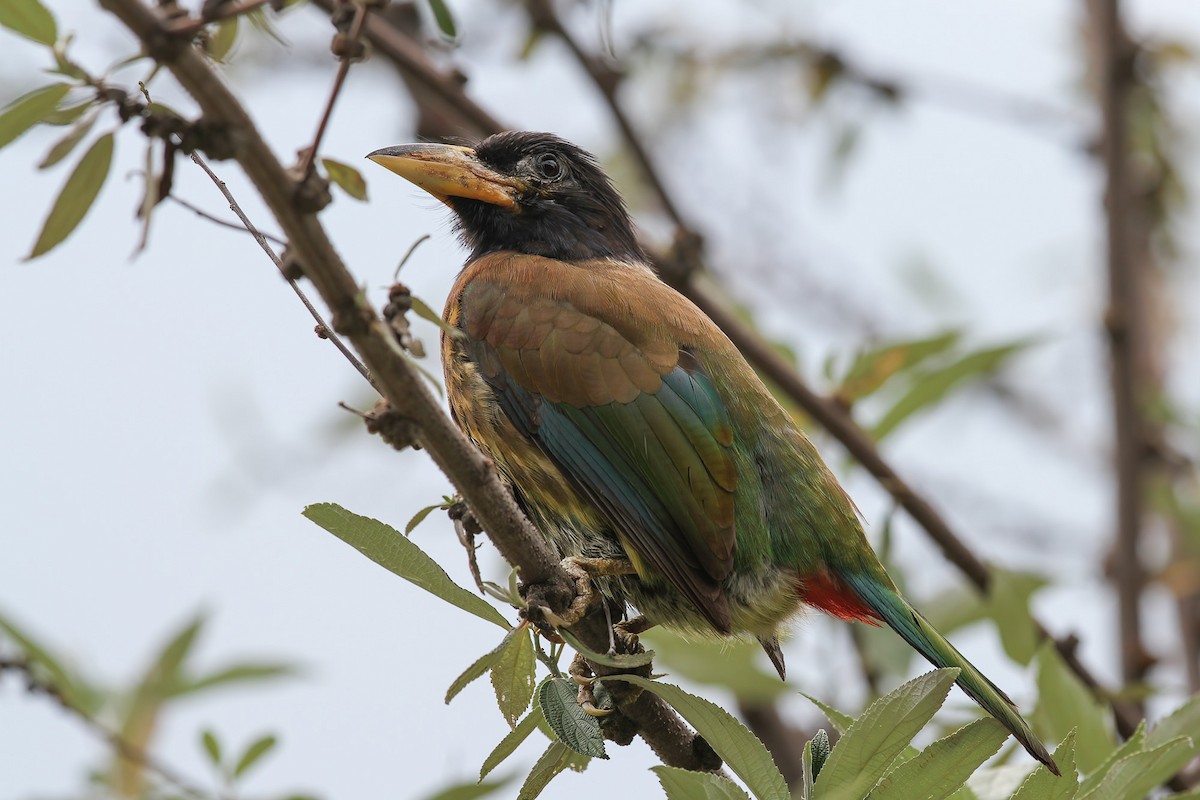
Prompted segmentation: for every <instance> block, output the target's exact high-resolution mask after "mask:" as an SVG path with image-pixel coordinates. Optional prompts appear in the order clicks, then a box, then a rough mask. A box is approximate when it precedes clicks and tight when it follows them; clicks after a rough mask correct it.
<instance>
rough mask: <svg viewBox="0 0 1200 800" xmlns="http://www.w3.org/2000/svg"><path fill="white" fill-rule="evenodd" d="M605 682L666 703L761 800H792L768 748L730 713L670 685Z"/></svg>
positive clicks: (620, 677) (622, 678)
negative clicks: (637, 689) (629, 686)
mask: <svg viewBox="0 0 1200 800" xmlns="http://www.w3.org/2000/svg"><path fill="white" fill-rule="evenodd" d="M604 680H605V681H606V682H607V681H625V682H626V683H631V684H633V685H634V686H640V687H641V688H642V689H645V690H646V691H648V692H652V693H653V694H655V695H657V696H658V697H660V698H662V699H663V700H665V701H666V702H667V703H668V704H670V705H671V707H672V708H674V709H675V710H676V711H678V712H679V715H680V716H681V717H683V718H684V719H685V720H687V721H688V723H690V724H691V726H692V727H693V728H695V729H696V732H697V733H699V734H700V735H701V736H703V737H704V738H705V740H706V741H707V742H708V743H709V745H711V746H712V749H713V750H714V751H716V753H717V755H719V756H720V757H721V758H722V759H723V760H724V761H725V764H726V765H727V766H728V767H729V768H730V769H731V770H733V772H734V774H736V775H737V776H738V777H739V778H741V779H742V782H743V783H745V784H746V786H747V787H749V789H750V792H751V793H752V794H753V795H754V796H755V797H756V798H758V800H787V798H788V797H790V795H789V793H788V788H787V783H785V782H784V780H783V775H781V774H780V772H779V768H778V767H776V766H775V761H774V759H772V758H771V754H770V753H769V752H767V748H766V747H764V746H763V743H762V742H760V741H759V740H758V738H757V737H756V736H755V735H754V734H752V733H751V732H750V731H748V730H746V726H744V725H742V723H740V722H738V721H737V720H736V719H734V718H733V717H732V716H731V715H730V714H729V712H728V711H725V710H724V709H723V708H720V707H719V706H717V705H715V704H713V703H710V702H708V701H707V700H704V699H703V698H700V697H696V696H695V695H693V694H688V693H687V692H685V691H684V690H683V689H680V688H679V687H678V686H672V685H671V684H669V683H661V682H659V681H652V680H647V679H646V678H639V677H637V676H635V675H610V676H608V677H606V678H604Z"/></svg>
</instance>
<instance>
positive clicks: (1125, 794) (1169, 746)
mask: <svg viewBox="0 0 1200 800" xmlns="http://www.w3.org/2000/svg"><path fill="white" fill-rule="evenodd" d="M1191 760H1192V742H1191V740H1190V739H1186V738H1184V737H1180V738H1178V739H1173V740H1172V741H1170V742H1167V743H1166V744H1164V745H1162V746H1160V747H1156V748H1154V749H1153V750H1143V751H1142V752H1140V753H1134V754H1133V755H1131V756H1126V757H1125V758H1123V759H1121V760H1120V761H1118V762H1117V763H1116V764H1114V765H1113V768H1112V769H1111V770H1109V773H1108V776H1107V777H1106V778H1105V780H1104V782H1103V783H1101V784H1100V785H1099V786H1097V787H1096V788H1095V789H1093V790H1092V791H1090V792H1088V793H1087V794H1085V795H1083V796H1082V800H1135V799H1136V800H1140V798H1143V797H1145V796H1147V795H1148V794H1149V793H1150V790H1151V789H1153V788H1154V787H1155V786H1158V785H1159V784H1160V783H1164V782H1165V781H1166V780H1167V779H1168V778H1170V777H1171V776H1172V775H1174V774H1175V773H1177V772H1179V770H1181V769H1183V767H1184V765H1185V764H1187V763H1188V762H1189V761H1191Z"/></svg>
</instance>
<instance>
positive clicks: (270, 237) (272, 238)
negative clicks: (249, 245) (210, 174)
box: [166, 194, 287, 247]
mask: <svg viewBox="0 0 1200 800" xmlns="http://www.w3.org/2000/svg"><path fill="white" fill-rule="evenodd" d="M166 199H168V200H171V201H173V202H175V203H177V204H179V205H181V206H183V207H184V208H186V209H187V210H188V211H191V212H192V213H193V214H195V215H196V216H198V217H203V218H204V219H206V220H208V221H209V222H212V223H214V224H216V225H220V226H221V227H223V228H231V229H232V230H235V231H238V232H239V233H250V231H248V230H247V229H246V226H245V225H239V224H238V223H236V222H230V221H229V220H227V219H221V218H220V217H216V216H213V215H212V214H210V213H208V212H207V211H205V210H204V209H203V208H200V207H199V206H195V205H192V204H191V203H189V202H188V201H187V200H184V199H183V198H182V197H176V196H175V195H173V194H169V195H167V198H166ZM259 235H260V236H262V237H263V238H264V239H266V240H267V241H268V242H271V243H272V244H276V245H279V246H280V247H286V246H287V242H285V241H284V240H283V239H280V238H279V237H278V236H276V235H274V234H271V233H262V232H261V231H260V232H259Z"/></svg>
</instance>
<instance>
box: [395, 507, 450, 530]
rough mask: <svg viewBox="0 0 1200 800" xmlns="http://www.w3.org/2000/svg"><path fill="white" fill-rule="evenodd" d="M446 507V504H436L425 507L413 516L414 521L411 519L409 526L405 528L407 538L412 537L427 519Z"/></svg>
mask: <svg viewBox="0 0 1200 800" xmlns="http://www.w3.org/2000/svg"><path fill="white" fill-rule="evenodd" d="M445 507H446V504H445V503H434V504H433V505H431V506H425V507H424V508H422V509H421V510H420V511H418V512H417V513H415V514H413V516H412V519H410V520H409V521H408V524H407V525H405V526H404V535H405V536H409V535H411V534H412V532H413V531H415V530H416V529H417V526H418V525H420V524H421V523H422V522H424V521H425V518H426V517H428V516H429V515H430V514H432V513H433V512H434V511H437V510H438V509H439V508H445Z"/></svg>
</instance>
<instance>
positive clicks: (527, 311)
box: [462, 285, 737, 632]
mask: <svg viewBox="0 0 1200 800" xmlns="http://www.w3.org/2000/svg"><path fill="white" fill-rule="evenodd" d="M462 308H463V319H462V327H463V330H464V331H465V333H466V334H467V338H466V341H465V342H464V343H463V345H462V346H463V347H464V348H465V350H466V352H467V354H468V356H469V357H470V358H471V360H473V361H474V362H475V363H476V365H477V366H478V368H479V371H480V373H481V375H482V376H483V378H484V380H485V381H486V382H487V383H488V385H489V386H490V387H491V388H492V390H493V392H494V393H495V398H496V400H497V403H498V405H499V407H500V408H501V410H502V411H503V412H504V414H505V415H506V416H507V417H508V418H509V419H510V420H511V421H512V423H513V425H514V427H515V428H516V429H517V430H518V431H519V432H520V433H521V434H522V435H524V436H525V437H527V438H528V439H530V440H531V441H533V442H535V443H536V444H537V445H538V447H539V448H540V449H541V450H542V451H543V452H544V453H545V454H546V455H547V456H548V457H549V458H550V460H551V461H553V462H554V464H555V465H556V466H557V467H558V468H559V469H560V470H561V471H562V472H563V473H564V474H565V475H566V476H567V478H568V480H569V481H570V482H571V484H572V485H573V486H574V487H575V488H576V490H577V491H578V492H579V493H580V494H581V495H583V496H584V497H586V498H587V499H588V500H590V501H591V503H592V504H593V505H594V506H595V507H596V508H597V509H598V510H599V511H600V513H601V515H602V516H603V517H604V518H605V519H606V520H607V521H608V523H609V524H610V525H611V526H612V528H613V529H614V531H615V533H616V534H617V535H618V538H619V539H620V540H621V542H622V544H624V546H625V547H626V550H627V551H629V550H632V553H631V556H632V557H633V560H634V563H635V565H639V566H641V567H643V568H645V569H649V570H651V571H652V572H653V573H654V574H655V575H657V576H660V577H661V578H663V579H665V580H666V581H668V582H669V583H670V584H671V585H672V586H674V587H675V588H676V589H677V590H678V591H680V592H681V593H682V594H683V595H684V596H686V597H687V598H688V599H689V600H691V602H692V603H693V604H695V606H696V607H697V608H698V609H699V610H700V611H701V612H702V613H703V614H704V615H705V616H706V617H707V618H708V619H709V621H710V622H711V623H712V624H713V626H714V627H715V628H717V630H720V631H722V632H728V631H729V630H730V617H729V608H728V603H727V601H726V599H725V596H724V593H723V590H722V588H721V581H722V580H723V579H724V578H725V577H726V576H727V575H728V574H729V572H730V571H731V569H732V567H733V555H734V543H735V542H734V504H733V493H734V490H735V489H736V487H737V473H736V468H735V465H734V460H733V452H732V450H733V445H734V442H733V433H732V428H731V426H730V423H729V419H728V417H727V415H726V413H725V409H724V407H723V405H722V403H721V400H720V398H719V396H718V394H717V391H716V387H715V386H714V385H713V383H712V381H711V380H710V379H709V377H708V376H707V375H706V374H705V373H704V371H703V370H702V369H701V367H700V365H699V362H698V361H696V359H695V358H693V357H692V356H691V355H690V353H688V351H687V350H686V349H680V347H679V344H678V343H664V342H662V341H656V342H652V343H647V342H641V343H639V344H634V343H633V342H630V341H628V340H627V339H626V338H625V337H624V336H623V335H622V334H621V333H619V332H618V331H617V330H616V329H615V328H614V327H612V326H610V325H608V324H606V323H604V322H603V321H601V320H597V319H596V318H595V317H591V316H588V315H586V314H583V313H582V312H580V311H579V310H577V309H576V308H574V307H573V306H571V305H570V304H569V303H565V302H562V301H551V300H547V299H537V298H524V299H518V298H517V297H515V296H514V293H513V292H511V291H500V290H499V289H496V288H493V287H488V286H487V285H483V286H478V287H477V286H472V287H471V289H470V290H469V291H468V293H466V294H464V297H463V304H462ZM672 356H673V358H672ZM518 489H519V490H520V491H521V492H522V494H523V495H524V496H525V497H526V499H527V500H529V501H532V502H538V497H537V487H536V486H518ZM643 577H647V576H645V575H643Z"/></svg>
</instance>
